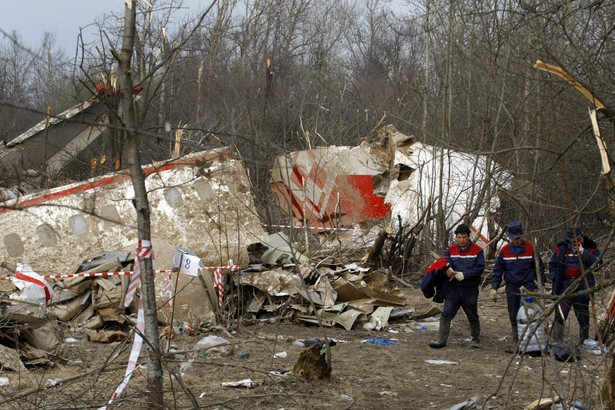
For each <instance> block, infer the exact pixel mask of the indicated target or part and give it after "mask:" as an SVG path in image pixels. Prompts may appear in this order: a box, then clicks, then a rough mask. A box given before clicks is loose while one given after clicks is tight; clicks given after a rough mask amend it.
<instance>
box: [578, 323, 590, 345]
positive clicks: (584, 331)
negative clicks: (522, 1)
mask: <svg viewBox="0 0 615 410" xmlns="http://www.w3.org/2000/svg"><path fill="white" fill-rule="evenodd" d="M585 339H589V325H588V326H581V328H580V329H579V346H581V345H582V344H583V342H585Z"/></svg>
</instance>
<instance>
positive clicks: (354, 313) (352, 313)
mask: <svg viewBox="0 0 615 410" xmlns="http://www.w3.org/2000/svg"><path fill="white" fill-rule="evenodd" d="M318 314H319V316H320V318H321V322H322V324H323V325H325V326H333V324H335V323H337V324H339V325H341V326H342V327H344V329H346V330H351V329H352V327H353V326H354V323H355V322H356V320H357V318H358V317H359V316H360V315H361V314H362V312H359V311H358V310H354V309H349V310H346V311H345V312H342V313H332V312H325V311H322V310H321V311H319V312H318ZM297 319H299V320H301V321H303V322H307V323H314V324H318V318H317V317H316V316H305V315H299V316H297Z"/></svg>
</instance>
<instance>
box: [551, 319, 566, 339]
mask: <svg viewBox="0 0 615 410" xmlns="http://www.w3.org/2000/svg"><path fill="white" fill-rule="evenodd" d="M551 336H552V337H553V341H554V342H557V343H562V342H563V341H564V324H563V323H557V322H555V323H553V330H552V333H551Z"/></svg>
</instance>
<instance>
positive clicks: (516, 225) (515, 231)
mask: <svg viewBox="0 0 615 410" xmlns="http://www.w3.org/2000/svg"><path fill="white" fill-rule="evenodd" d="M521 235H523V229H522V228H521V222H520V221H513V222H511V223H509V224H508V237H509V238H510V239H517V238H519V237H521Z"/></svg>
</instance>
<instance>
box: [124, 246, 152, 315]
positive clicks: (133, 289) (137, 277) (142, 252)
mask: <svg viewBox="0 0 615 410" xmlns="http://www.w3.org/2000/svg"><path fill="white" fill-rule="evenodd" d="M140 257H141V258H143V259H148V258H152V259H154V251H153V250H152V243H151V242H150V241H148V240H141V239H139V243H138V245H137V254H136V255H135V262H134V269H135V270H134V274H133V275H132V278H130V283H129V284H128V290H127V291H126V297H125V298H124V306H125V307H128V306H130V304H131V303H132V300H133V299H134V297H135V293H137V287H138V286H139V284H140V283H141V263H140V262H139V258H140ZM152 264H153V261H152Z"/></svg>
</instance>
